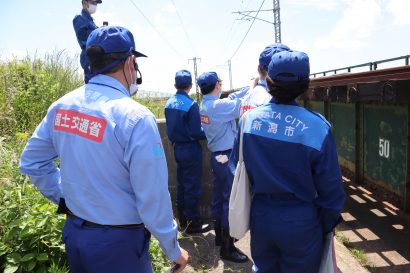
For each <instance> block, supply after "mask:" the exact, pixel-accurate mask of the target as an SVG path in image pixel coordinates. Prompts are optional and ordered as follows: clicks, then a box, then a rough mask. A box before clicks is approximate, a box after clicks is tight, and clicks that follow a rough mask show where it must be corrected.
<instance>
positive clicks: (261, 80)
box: [241, 43, 289, 116]
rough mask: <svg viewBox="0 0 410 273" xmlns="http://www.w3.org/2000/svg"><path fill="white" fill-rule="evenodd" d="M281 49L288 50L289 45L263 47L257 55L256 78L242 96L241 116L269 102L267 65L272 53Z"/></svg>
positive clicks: (277, 44)
mask: <svg viewBox="0 0 410 273" xmlns="http://www.w3.org/2000/svg"><path fill="white" fill-rule="evenodd" d="M283 50H289V47H288V46H286V45H284V44H280V43H276V44H272V45H268V46H267V47H265V49H264V50H263V51H262V52H261V54H260V55H259V65H258V78H257V81H256V85H255V86H252V87H251V88H250V90H249V91H248V93H247V95H246V96H245V97H244V98H243V101H242V105H241V116H242V115H243V114H244V113H245V112H246V111H248V110H251V109H253V108H255V107H258V106H261V105H264V104H266V103H269V101H270V100H271V99H272V96H271V95H270V94H269V92H268V90H267V89H268V87H267V85H266V76H267V75H268V65H269V62H270V60H271V58H272V56H273V54H275V53H278V52H281V51H283Z"/></svg>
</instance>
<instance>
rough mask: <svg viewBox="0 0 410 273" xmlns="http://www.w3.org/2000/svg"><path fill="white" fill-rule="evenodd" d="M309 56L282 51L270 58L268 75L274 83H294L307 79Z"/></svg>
mask: <svg viewBox="0 0 410 273" xmlns="http://www.w3.org/2000/svg"><path fill="white" fill-rule="evenodd" d="M309 73H310V67H309V56H308V55H307V54H306V53H304V52H299V51H293V50H289V51H282V52H279V53H276V54H274V55H273V56H272V59H271V61H270V63H269V67H268V75H269V77H270V78H271V79H272V80H274V81H284V82H295V81H299V80H303V79H308V78H309Z"/></svg>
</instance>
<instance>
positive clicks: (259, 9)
mask: <svg viewBox="0 0 410 273" xmlns="http://www.w3.org/2000/svg"><path fill="white" fill-rule="evenodd" d="M264 3H265V0H263V1H262V4H261V6H260V7H259V9H258V12H257V13H256V15H255V18H253V21H252V23H251V25H250V26H249V28H248V31H247V32H246V34H245V36H244V37H243V39H242V41H241V42H240V44H239V46H238V48H237V49H236V50H235V52H234V53H233V54H232V56H231V58H230V60H232V58H233V57H234V56H235V55H236V53H237V52H238V50H239V49H240V48H241V46H242V44H243V41H245V39H246V36H248V33H249V31H250V30H251V28H252V26H253V23H255V20H256V17H258V14H259V12H260V11H261V9H262V6H263V4H264Z"/></svg>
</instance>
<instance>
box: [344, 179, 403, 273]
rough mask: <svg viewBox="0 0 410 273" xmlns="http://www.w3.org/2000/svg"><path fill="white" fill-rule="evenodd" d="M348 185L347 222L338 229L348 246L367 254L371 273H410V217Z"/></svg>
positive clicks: (358, 188) (355, 186)
mask: <svg viewBox="0 0 410 273" xmlns="http://www.w3.org/2000/svg"><path fill="white" fill-rule="evenodd" d="M345 185H346V187H345V188H346V194H347V199H346V204H345V208H344V210H343V214H342V216H343V219H344V222H343V223H342V224H340V225H339V227H338V229H339V230H340V233H341V234H342V235H343V236H344V237H345V238H347V239H348V241H349V243H348V244H347V246H348V247H353V248H356V249H360V250H363V251H364V253H365V258H366V260H367V263H368V265H367V266H366V267H367V269H369V270H370V271H371V272H377V273H379V272H380V273H381V272H383V273H408V272H410V216H409V215H408V214H404V213H403V212H401V211H400V210H399V209H398V208H397V207H395V206H393V205H391V204H390V203H388V202H385V201H384V202H383V201H380V200H382V199H383V198H382V197H380V196H375V194H373V192H372V191H371V190H369V189H366V188H365V187H364V186H360V185H357V184H354V183H350V182H348V183H345Z"/></svg>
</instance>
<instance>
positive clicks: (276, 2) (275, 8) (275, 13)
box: [273, 0, 281, 43]
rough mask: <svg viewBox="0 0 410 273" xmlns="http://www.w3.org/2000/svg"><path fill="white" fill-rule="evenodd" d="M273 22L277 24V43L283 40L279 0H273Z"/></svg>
mask: <svg viewBox="0 0 410 273" xmlns="http://www.w3.org/2000/svg"><path fill="white" fill-rule="evenodd" d="M273 18H274V21H273V24H274V26H275V43H280V42H281V31H280V7H279V0H273Z"/></svg>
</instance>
